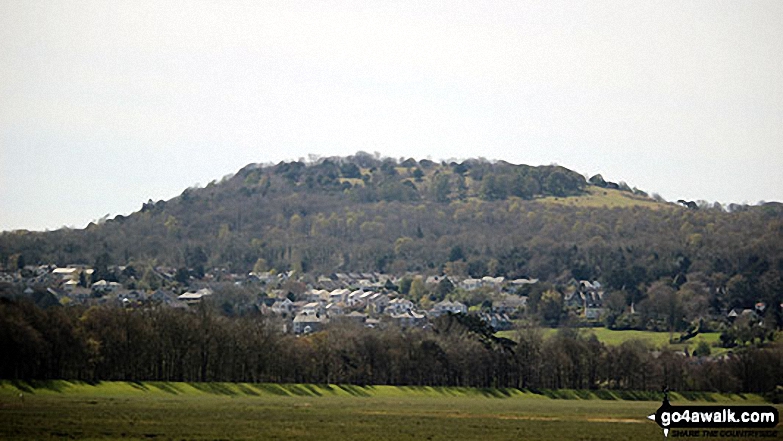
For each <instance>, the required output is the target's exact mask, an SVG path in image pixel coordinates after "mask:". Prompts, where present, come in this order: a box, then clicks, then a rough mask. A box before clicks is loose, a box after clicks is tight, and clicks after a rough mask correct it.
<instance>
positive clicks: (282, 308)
mask: <svg viewBox="0 0 783 441" xmlns="http://www.w3.org/2000/svg"><path fill="white" fill-rule="evenodd" d="M271 310H272V312H274V313H275V314H277V315H284V314H285V315H288V314H291V313H292V312H293V311H294V302H292V301H291V299H289V298H283V300H278V301H276V302H275V303H273V304H272V307H271Z"/></svg>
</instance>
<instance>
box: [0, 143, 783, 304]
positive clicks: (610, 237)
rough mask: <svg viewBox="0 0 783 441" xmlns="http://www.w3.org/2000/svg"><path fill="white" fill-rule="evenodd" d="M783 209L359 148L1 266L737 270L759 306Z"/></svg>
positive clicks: (53, 237)
mask: <svg viewBox="0 0 783 441" xmlns="http://www.w3.org/2000/svg"><path fill="white" fill-rule="evenodd" d="M782 213H783V210H782V209H781V207H780V206H779V204H767V205H764V206H757V207H747V206H746V207H733V210H732V211H731V212H728V211H726V210H723V209H721V208H720V207H709V206H702V207H701V208H699V207H698V206H696V204H692V206H691V208H686V207H684V206H681V205H678V204H673V203H668V202H665V201H663V200H661V199H660V198H651V197H648V196H647V194H646V193H645V192H643V191H640V190H637V189H631V188H630V187H629V186H628V185H626V184H624V183H613V182H608V181H606V180H604V178H603V177H601V176H600V175H598V176H594V177H592V178H590V179H589V180H588V179H585V177H584V176H582V175H581V174H579V173H577V172H575V171H572V170H568V169H566V168H564V167H560V166H555V165H550V166H540V167H533V166H527V165H514V164H510V163H507V162H503V161H497V162H490V161H486V160H478V159H470V160H466V161H463V162H459V163H457V162H450V163H447V162H441V163H436V162H433V161H429V160H420V161H417V160H414V159H407V160H403V161H401V160H394V159H389V158H379V157H377V156H372V155H369V154H365V153H358V154H356V155H354V156H350V157H344V158H323V159H319V160H317V161H313V162H310V163H305V162H301V161H294V162H281V163H279V164H274V165H272V164H269V165H263V164H251V165H248V166H246V167H244V168H242V169H241V170H239V171H238V172H237V173H236V174H235V175H233V176H230V177H226V178H224V179H223V180H221V181H220V182H218V181H213V182H211V183H210V184H208V185H207V186H206V187H204V188H188V189H186V190H185V191H183V192H182V194H181V195H179V196H177V197H175V198H173V199H171V200H169V201H157V202H154V201H149V202H147V203H145V204H143V206H142V208H141V210H139V211H138V212H136V213H133V214H131V215H129V216H117V217H115V218H114V219H110V220H107V221H105V222H102V223H99V224H90V225H89V226H88V227H87V228H85V229H82V230H69V229H62V230H58V231H53V232H45V233H32V232H8V233H3V234H2V235H0V263H5V266H6V268H10V267H14V266H16V265H18V264H19V263H20V262H25V263H28V264H33V263H36V264H56V265H60V266H62V265H66V264H73V263H83V264H88V265H95V266H96V267H105V266H106V265H129V264H130V265H133V266H134V267H135V268H136V270H137V272H139V273H140V274H143V272H144V268H145V267H150V266H152V265H166V266H169V267H172V268H182V269H186V270H188V271H194V270H195V271H196V272H199V271H203V269H204V268H225V269H226V270H227V271H231V272H237V273H243V272H244V273H246V272H248V271H251V270H256V271H267V270H274V271H277V272H284V271H291V270H294V271H298V272H300V273H313V274H326V275H328V274H332V273H334V272H338V271H379V272H386V273H394V274H404V273H405V272H408V271H412V272H417V273H422V274H444V273H446V274H452V275H456V276H465V277H467V276H473V277H482V276H487V275H489V276H499V275H502V276H505V277H509V278H519V277H534V278H538V279H541V280H545V281H549V282H564V281H566V280H569V279H572V278H573V279H577V280H601V282H602V283H603V284H604V285H605V286H607V287H608V288H610V289H617V290H625V291H630V292H631V293H634V292H639V293H641V292H643V287H646V286H649V285H650V284H652V283H653V282H655V281H657V280H660V279H662V278H668V279H669V280H670V281H671V280H677V278H678V277H679V278H680V279H679V280H680V283H682V282H683V281H684V280H686V279H687V277H688V275H690V274H698V275H699V277H700V280H707V281H708V282H709V283H707V285H709V286H711V287H720V286H725V285H726V283H727V282H728V281H729V280H730V279H731V278H732V277H735V276H742V277H743V282H742V284H740V285H741V290H743V291H747V292H748V294H747V296H743V295H739V298H744V297H747V298H746V299H745V303H750V302H751V301H753V299H751V297H753V298H756V297H758V295H757V294H758V292H760V291H764V290H769V289H771V288H764V286H766V285H770V284H772V285H770V286H776V285H774V284H775V283H779V274H780V272H783V246H781V245H783V239H781V238H783V234H781V233H783V214H782ZM764 274H768V278H769V279H771V280H772V281H773V282H769V281H765V280H767V279H764V277H763V276H764ZM765 284H766V285H765ZM740 285H738V286H740ZM738 289H739V288H738ZM751 292H752V293H753V294H752V295H751ZM631 297H633V294H632V295H631Z"/></svg>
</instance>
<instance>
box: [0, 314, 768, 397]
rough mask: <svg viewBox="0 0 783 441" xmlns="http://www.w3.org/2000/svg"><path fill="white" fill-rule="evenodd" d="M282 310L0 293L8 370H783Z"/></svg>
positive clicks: (383, 373)
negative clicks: (288, 328)
mask: <svg viewBox="0 0 783 441" xmlns="http://www.w3.org/2000/svg"><path fill="white" fill-rule="evenodd" d="M282 324H283V323H282V322H281V321H278V320H276V319H275V318H273V317H267V316H260V315H256V314H246V315H243V316H233V317H229V316H225V315H223V314H221V313H220V310H219V309H218V308H216V307H215V306H214V305H209V304H203V305H202V306H200V307H198V308H195V309H194V310H190V311H188V310H179V309H171V308H158V307H146V308H139V309H123V308H110V307H91V308H88V309H85V308H82V307H69V308H63V307H51V308H47V309H42V308H39V307H37V306H35V305H33V304H32V303H30V302H27V301H17V300H9V299H2V300H0V352H2V354H3V357H2V358H0V377H1V378H4V379H27V380H30V379H69V380H83V381H100V380H116V381H152V380H156V381H189V382H190V381H197V382H200V381H231V382H276V383H330V384H335V383H339V384H355V385H420V386H465V387H513V388H528V389H540V388H544V389H555V388H575V389H623V390H650V391H659V390H661V388H662V387H663V386H668V387H670V388H671V389H673V390H678V391H719V392H768V391H772V390H773V389H774V388H775V386H776V385H777V383H778V382H779V380H780V378H783V347H781V345H780V343H777V344H775V343H770V344H767V345H766V347H763V348H759V347H750V348H743V349H738V350H736V351H735V352H733V353H732V354H730V355H729V356H727V357H724V358H696V357H687V356H683V355H682V354H680V353H676V352H673V351H670V350H667V349H664V350H653V349H652V348H650V347H648V346H647V345H646V344H645V343H643V342H641V341H638V340H630V341H626V342H624V343H622V344H620V345H617V346H607V345H604V344H602V343H601V342H599V341H598V340H597V339H596V338H595V336H594V335H589V334H584V333H581V332H579V331H577V330H576V329H571V328H564V329H561V330H560V331H558V333H557V334H556V335H554V336H552V337H548V338H544V336H543V335H542V333H541V331H540V330H539V329H537V328H532V327H531V328H523V329H521V330H520V331H519V335H518V338H517V340H518V341H512V340H509V339H505V338H499V337H496V336H494V334H493V332H492V330H491V329H490V328H488V327H487V325H486V324H484V323H483V322H481V321H480V320H479V319H477V318H475V317H470V316H464V315H449V316H444V317H441V318H439V319H437V320H435V321H434V323H433V324H432V325H431V326H430V327H427V328H412V329H402V328H398V327H395V326H391V325H389V326H383V327H381V328H378V329H366V328H363V327H362V326H361V325H358V324H353V323H348V322H345V323H333V324H332V325H330V327H328V328H327V329H326V330H325V331H322V332H318V333H314V334H311V335H307V336H301V337H297V336H294V335H291V334H286V333H283V332H282Z"/></svg>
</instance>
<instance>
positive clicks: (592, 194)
mask: <svg viewBox="0 0 783 441" xmlns="http://www.w3.org/2000/svg"><path fill="white" fill-rule="evenodd" d="M585 191H586V194H584V195H581V196H570V197H564V198H558V197H554V196H550V197H545V198H541V199H536V201H538V202H541V203H547V204H558V205H566V206H569V207H588V208H601V207H606V208H630V207H644V208H650V209H653V210H660V209H664V208H671V206H670V205H668V204H664V203H661V202H657V201H655V200H653V199H650V198H648V197H644V196H639V195H635V194H633V193H628V192H627V191H620V190H614V189H611V188H600V187H595V186H587V187H586V188H585Z"/></svg>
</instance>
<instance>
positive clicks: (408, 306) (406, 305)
mask: <svg viewBox="0 0 783 441" xmlns="http://www.w3.org/2000/svg"><path fill="white" fill-rule="evenodd" d="M413 307H414V305H413V302H411V301H410V300H408V299H403V298H396V299H392V300H390V301H389V304H388V305H387V306H386V308H385V311H384V312H385V313H386V314H389V315H394V314H405V313H407V312H410V311H412V310H413Z"/></svg>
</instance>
